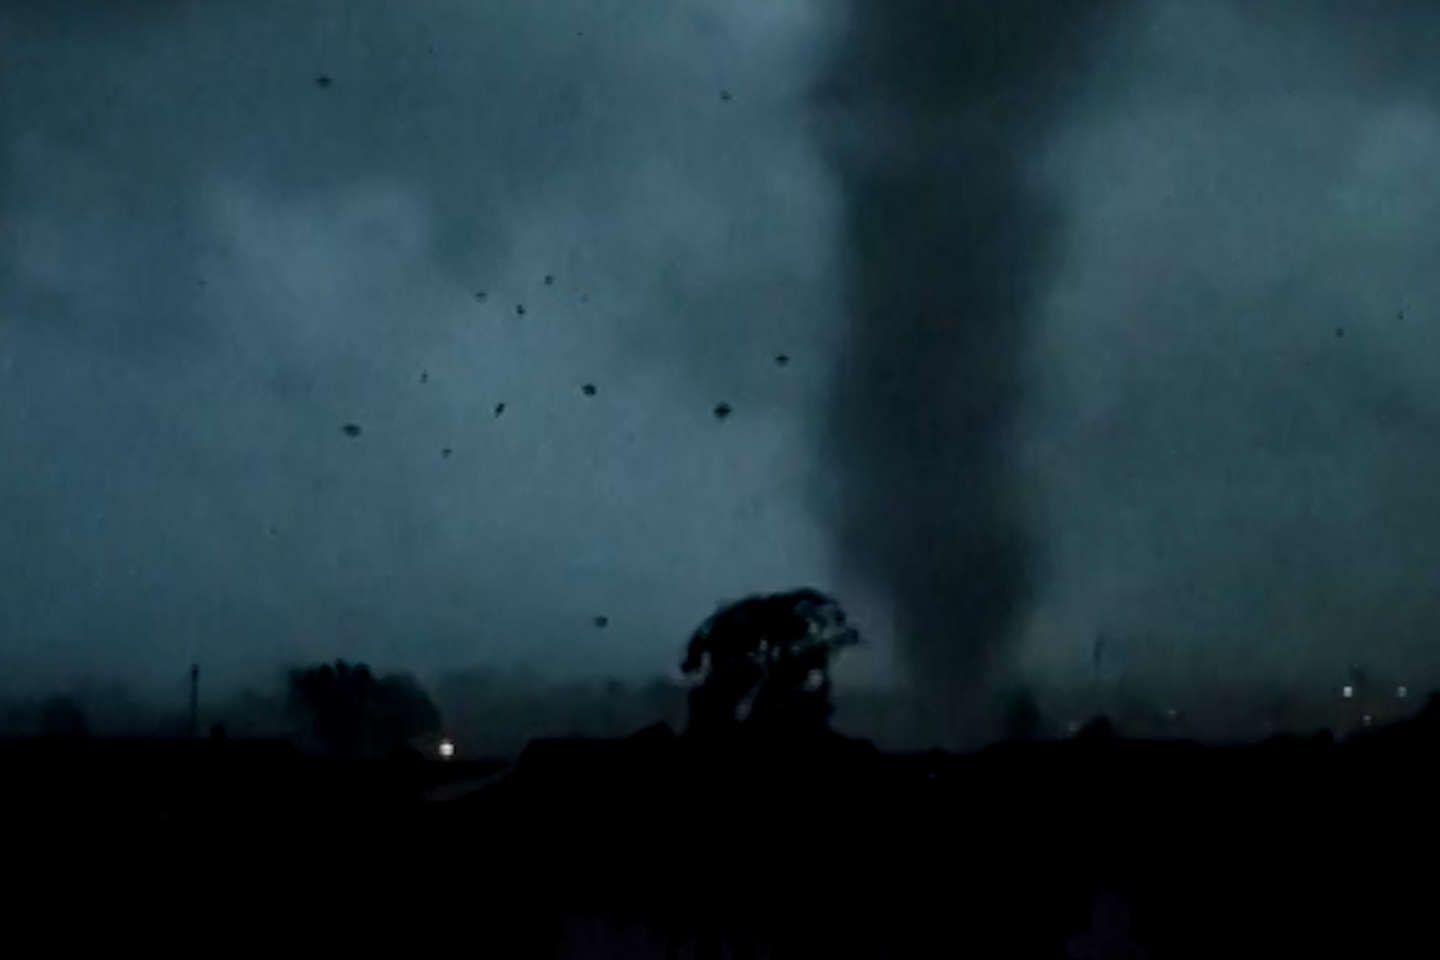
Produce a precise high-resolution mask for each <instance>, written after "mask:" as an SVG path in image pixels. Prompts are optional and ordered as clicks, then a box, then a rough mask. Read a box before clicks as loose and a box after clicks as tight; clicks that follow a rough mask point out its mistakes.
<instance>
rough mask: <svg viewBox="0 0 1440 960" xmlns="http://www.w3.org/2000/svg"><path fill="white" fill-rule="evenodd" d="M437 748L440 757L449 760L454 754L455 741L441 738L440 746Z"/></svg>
mask: <svg viewBox="0 0 1440 960" xmlns="http://www.w3.org/2000/svg"><path fill="white" fill-rule="evenodd" d="M437 749H438V750H439V751H440V757H441V759H443V760H449V759H450V758H451V757H453V756H455V741H453V740H441V741H440V746H439V747H438V748H437Z"/></svg>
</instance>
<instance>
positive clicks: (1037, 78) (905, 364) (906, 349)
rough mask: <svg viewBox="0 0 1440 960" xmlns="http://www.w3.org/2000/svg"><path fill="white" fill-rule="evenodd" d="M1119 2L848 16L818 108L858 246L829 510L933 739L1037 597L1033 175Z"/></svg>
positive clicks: (1051, 225)
mask: <svg viewBox="0 0 1440 960" xmlns="http://www.w3.org/2000/svg"><path fill="white" fill-rule="evenodd" d="M1116 6H1117V5H1116V4H1110V3H1100V4H1096V3H1077V4H1056V3H1048V2H1038V0H1037V2H1020V3H1004V4H996V3H988V2H967V3H947V4H937V3H930V2H925V0H914V2H887V3H857V4H855V5H854V7H853V14H852V22H851V23H850V24H849V30H848V32H847V34H846V40H845V45H844V46H843V48H842V50H841V51H840V53H839V54H838V56H837V59H836V61H835V64H834V66H833V67H832V75H831V77H830V79H829V81H828V82H827V83H825V84H823V85H822V87H821V91H820V92H821V96H822V103H823V105H824V107H825V109H826V110H827V112H828V113H829V114H830V116H831V119H832V120H833V126H831V127H830V136H831V139H832V143H833V148H834V151H835V156H836V158H837V162H838V164H839V167H840V169H841V170H842V171H843V174H844V175H843V190H844V193H845V197H846V207H847V221H846V226H847V230H848V234H849V241H850V244H851V250H850V255H849V258H848V260H847V262H846V268H847V271H848V272H847V279H848V281H849V282H848V291H847V293H848V297H849V300H848V306H849V309H850V313H851V325H850V329H849V336H848V338H847V340H846V342H845V345H844V347H843V350H842V353H841V356H840V358H839V362H838V365H837V370H836V387H835V397H834V416H833V419H832V420H831V422H830V424H829V427H828V429H827V441H826V452H827V454H828V463H829V464H830V465H832V466H833V470H834V473H835V476H834V477H833V480H832V481H831V482H832V486H831V491H832V502H831V514H832V517H833V518H834V522H835V524H836V526H837V528H838V531H839V538H840V545H841V549H842V551H843V554H844V556H845V559H846V561H847V562H849V563H851V564H853V565H854V568H855V569H857V570H858V571H860V572H861V573H862V574H863V575H864V576H865V577H868V578H873V579H875V580H878V581H879V582H881V583H883V584H884V586H885V589H886V590H887V592H888V594H889V596H890V597H891V598H892V601H893V603H894V605H895V608H896V621H897V622H896V631H897V634H898V636H899V638H900V639H899V642H900V644H901V653H902V656H903V657H904V658H905V661H906V666H907V667H908V669H909V672H910V674H911V677H912V680H913V681H914V682H915V684H916V685H917V687H918V689H919V691H920V693H921V695H922V696H923V698H924V699H925V701H926V705H927V707H928V708H929V709H930V710H931V711H932V714H933V722H934V723H936V724H938V727H937V728H936V729H937V732H938V733H940V734H941V735H942V736H945V737H953V736H954V735H956V734H957V732H958V731H959V730H960V729H961V728H962V726H963V725H964V724H966V723H967V722H968V721H971V720H973V719H974V716H975V714H974V712H973V711H974V710H975V708H976V707H977V706H982V705H983V704H981V703H980V702H979V700H978V699H977V698H976V696H975V694H976V693H977V691H978V688H979V687H980V686H981V685H982V684H983V682H984V680H985V679H986V677H987V676H988V674H989V671H990V670H991V669H992V667H993V666H994V665H995V661H996V659H997V656H998V655H999V654H1000V653H1001V651H1002V647H1003V646H1004V644H1005V643H1006V641H1007V640H1009V639H1010V638H1011V637H1012V636H1013V635H1014V632H1015V630H1016V628H1017V625H1018V622H1019V618H1020V617H1021V615H1022V614H1023V612H1024V611H1025V610H1026V608H1027V606H1028V604H1029V603H1030V601H1031V598H1032V588H1033V583H1032V552H1033V547H1032V545H1031V543H1030V531H1029V530H1028V529H1027V524H1026V519H1025V516H1024V511H1023V505H1022V504H1021V502H1020V500H1019V498H1018V495H1017V482H1018V479H1019V478H1018V476H1017V473H1016V471H1015V467H1014V454H1013V443H1014V437H1013V434H1014V427H1015V417H1016V409H1017V404H1018V402H1019V401H1020V399H1021V395H1022V392H1023V389H1024V387H1023V384H1022V381H1021V376H1022V362H1023V359H1024V355H1025V350H1026V347H1027V345H1028V336H1029V330H1028V323H1027V319H1028V316H1029V313H1030V311H1031V310H1032V309H1033V301H1034V299H1035V297H1036V296H1037V293H1039V292H1040V291H1041V290H1042V289H1043V284H1044V282H1045V280H1046V278H1047V276H1048V271H1049V270H1050V269H1051V268H1052V266H1053V261H1054V244H1055V232H1056V229H1057V226H1058V222H1057V217H1056V213H1055V210H1054V206H1053V204H1052V203H1051V202H1050V201H1049V199H1048V198H1046V197H1044V196H1041V195H1040V194H1039V193H1038V192H1037V191H1036V190H1035V188H1034V186H1033V185H1032V184H1031V183H1030V182H1029V179H1028V178H1027V168H1028V164H1029V158H1030V154H1031V153H1032V152H1033V151H1035V150H1037V149H1039V148H1040V147H1041V146H1042V145H1043V143H1044V138H1045V137H1046V135H1047V134H1048V133H1049V131H1050V128H1051V125H1052V123H1053V122H1054V119H1055V117H1056V114H1057V111H1059V110H1060V109H1061V108H1062V107H1063V106H1064V105H1065V103H1066V102H1067V100H1068V96H1069V93H1070V91H1071V90H1073V89H1074V88H1075V86H1076V85H1077V84H1078V82H1079V80H1080V78H1081V76H1083V74H1084V71H1085V70H1086V68H1087V53H1088V52H1089V51H1090V49H1091V47H1092V46H1093V44H1094V42H1095V41H1094V38H1095V37H1096V36H1098V35H1100V34H1101V33H1102V31H1103V29H1104V27H1105V26H1106V25H1107V22H1108V17H1109V15H1110V14H1111V13H1112V12H1113V10H1114V9H1115V8H1116Z"/></svg>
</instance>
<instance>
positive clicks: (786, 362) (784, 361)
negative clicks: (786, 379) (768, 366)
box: [775, 353, 790, 367]
mask: <svg viewBox="0 0 1440 960" xmlns="http://www.w3.org/2000/svg"><path fill="white" fill-rule="evenodd" d="M775 366H777V367H788V366H790V354H788V353H777V354H775Z"/></svg>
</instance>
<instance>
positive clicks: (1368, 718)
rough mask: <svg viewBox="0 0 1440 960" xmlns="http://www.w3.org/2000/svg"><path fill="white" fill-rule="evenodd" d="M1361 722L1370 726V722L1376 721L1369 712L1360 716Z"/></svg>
mask: <svg viewBox="0 0 1440 960" xmlns="http://www.w3.org/2000/svg"><path fill="white" fill-rule="evenodd" d="M1360 722H1361V723H1363V724H1364V725H1365V726H1367V727H1368V726H1370V724H1372V723H1374V722H1375V718H1374V717H1372V716H1370V714H1368V713H1367V714H1365V716H1363V717H1361V718H1360Z"/></svg>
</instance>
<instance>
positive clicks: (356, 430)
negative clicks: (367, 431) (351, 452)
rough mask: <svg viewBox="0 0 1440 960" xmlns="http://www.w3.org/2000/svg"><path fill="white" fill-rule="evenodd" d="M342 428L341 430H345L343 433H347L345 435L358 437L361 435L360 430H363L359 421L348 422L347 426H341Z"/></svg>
mask: <svg viewBox="0 0 1440 960" xmlns="http://www.w3.org/2000/svg"><path fill="white" fill-rule="evenodd" d="M340 430H341V432H343V433H344V434H345V436H347V437H358V436H360V432H361V431H360V424H358V423H347V424H345V426H343V427H341V428H340Z"/></svg>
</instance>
